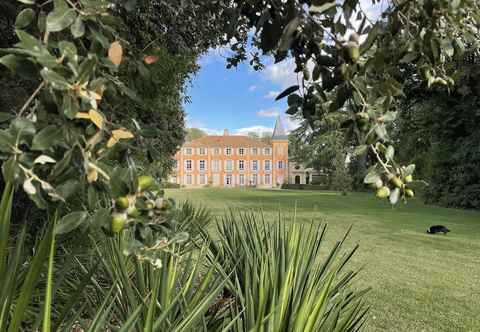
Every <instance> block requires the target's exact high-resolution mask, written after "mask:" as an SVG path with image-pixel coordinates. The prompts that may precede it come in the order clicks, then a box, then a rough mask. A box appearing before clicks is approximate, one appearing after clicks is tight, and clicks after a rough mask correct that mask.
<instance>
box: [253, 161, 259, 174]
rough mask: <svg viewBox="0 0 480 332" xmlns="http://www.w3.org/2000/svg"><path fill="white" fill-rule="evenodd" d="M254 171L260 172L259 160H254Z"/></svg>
mask: <svg viewBox="0 0 480 332" xmlns="http://www.w3.org/2000/svg"><path fill="white" fill-rule="evenodd" d="M252 171H258V160H252Z"/></svg>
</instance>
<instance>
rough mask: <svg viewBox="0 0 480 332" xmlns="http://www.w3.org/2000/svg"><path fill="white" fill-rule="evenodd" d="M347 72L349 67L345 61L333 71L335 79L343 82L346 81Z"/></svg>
mask: <svg viewBox="0 0 480 332" xmlns="http://www.w3.org/2000/svg"><path fill="white" fill-rule="evenodd" d="M347 74H348V69H347V65H346V64H345V63H342V64H341V65H338V66H337V67H335V71H334V72H333V75H334V76H333V77H334V79H335V81H337V82H339V83H342V82H345V80H346V79H347Z"/></svg>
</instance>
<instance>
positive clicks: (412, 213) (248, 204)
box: [167, 189, 480, 331]
mask: <svg viewBox="0 0 480 332" xmlns="http://www.w3.org/2000/svg"><path fill="white" fill-rule="evenodd" d="M167 195H168V196H169V197H174V198H176V199H178V200H180V201H184V200H190V201H191V202H193V203H194V204H196V205H199V206H206V207H209V208H211V209H212V211H213V213H214V214H215V215H216V216H221V215H222V214H223V213H224V212H225V209H228V208H230V207H232V208H239V209H240V210H242V211H259V210H262V211H263V212H264V214H265V215H266V217H267V219H270V220H274V219H275V218H276V217H278V213H279V211H281V212H282V215H284V216H287V217H288V218H291V217H292V215H293V211H294V208H295V205H296V206H297V219H296V220H297V221H298V222H315V223H324V222H326V223H328V229H329V231H328V233H327V239H328V241H327V242H329V243H330V244H333V242H334V241H336V240H338V239H340V237H341V236H342V235H343V234H344V233H345V231H346V230H347V228H348V227H349V226H350V225H353V230H352V233H351V236H350V239H349V242H348V243H347V246H346V248H348V247H352V246H353V245H354V244H356V243H359V244H360V250H359V252H358V253H357V254H356V255H355V257H354V259H353V264H352V267H362V266H364V267H365V268H364V269H363V270H362V272H361V274H360V277H359V279H358V280H357V283H356V286H358V287H365V286H371V287H372V288H373V289H372V291H371V292H370V294H369V302H370V304H371V306H372V309H371V311H370V318H369V321H368V325H367V329H366V331H480V320H479V319H478V314H479V313H480V213H478V212H474V211H462V210H455V209H446V208H439V207H433V206H426V205H424V204H422V203H421V202H420V201H412V202H409V203H408V204H407V205H403V204H399V206H398V207H395V208H392V207H390V205H389V204H388V203H386V202H384V201H379V200H376V199H375V198H374V197H373V196H372V195H370V194H365V193H354V194H349V195H348V196H346V197H345V196H341V195H340V194H338V193H334V192H318V191H277V190H242V189H192V190H187V189H180V190H168V191H167ZM434 224H442V225H445V226H447V227H448V228H450V229H451V230H452V232H451V233H449V234H448V235H446V236H443V235H428V234H426V233H425V230H426V229H427V227H428V226H431V225H434ZM325 251H327V250H325Z"/></svg>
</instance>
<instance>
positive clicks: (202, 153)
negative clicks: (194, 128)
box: [198, 148, 207, 156]
mask: <svg viewBox="0 0 480 332" xmlns="http://www.w3.org/2000/svg"><path fill="white" fill-rule="evenodd" d="M198 154H199V155H200V156H206V155H207V148H198Z"/></svg>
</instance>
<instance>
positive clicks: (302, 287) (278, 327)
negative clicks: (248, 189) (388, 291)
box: [210, 212, 368, 332]
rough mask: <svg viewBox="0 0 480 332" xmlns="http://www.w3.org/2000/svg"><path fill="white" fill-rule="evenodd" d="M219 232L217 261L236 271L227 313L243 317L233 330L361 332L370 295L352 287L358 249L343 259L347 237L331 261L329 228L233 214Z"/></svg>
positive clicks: (214, 245)
mask: <svg viewBox="0 0 480 332" xmlns="http://www.w3.org/2000/svg"><path fill="white" fill-rule="evenodd" d="M217 227H218V235H219V241H217V242H213V241H212V243H211V245H210V247H211V258H212V259H218V260H219V261H220V263H221V264H222V265H223V268H224V270H225V271H230V270H233V271H234V272H233V274H231V275H230V278H229V283H228V284H227V285H226V288H227V289H225V290H224V293H223V295H224V299H223V300H224V303H227V304H228V305H227V307H228V308H224V310H230V311H231V312H232V317H236V316H237V315H238V316H239V319H238V320H237V321H236V322H234V323H233V326H232V330H233V331H299V332H300V331H302V332H303V331H307V332H308V331H354V330H357V329H360V328H361V326H362V325H363V324H364V323H365V319H366V313H367V310H368V308H366V307H365V305H364V303H363V299H362V298H363V295H364V292H365V291H361V292H356V291H354V290H353V289H351V287H350V284H351V281H352V279H353V278H354V277H355V276H356V274H357V273H356V272H352V271H346V264H347V263H348V261H349V260H350V258H351V257H352V255H353V253H354V252H355V251H356V249H357V247H355V248H354V249H353V250H351V251H350V252H348V253H346V254H344V255H343V256H342V257H341V258H340V257H338V256H339V253H340V250H341V248H342V246H343V243H344V241H345V238H346V236H345V237H344V238H343V239H342V240H341V241H339V242H337V243H336V245H335V246H334V247H333V249H332V250H331V251H330V254H329V255H328V256H327V257H324V256H323V255H322V254H321V249H323V247H324V245H323V239H324V235H325V230H326V227H325V226H323V227H321V226H315V225H313V224H312V225H300V224H296V223H294V224H293V225H291V226H287V225H286V224H285V222H284V221H283V220H278V222H275V223H273V224H267V223H266V222H265V221H264V220H263V217H261V216H258V215H251V214H241V213H237V212H232V213H231V214H229V215H228V216H227V217H225V218H224V219H223V220H222V221H221V222H219V223H218V225H217ZM347 234H348V233H347Z"/></svg>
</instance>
